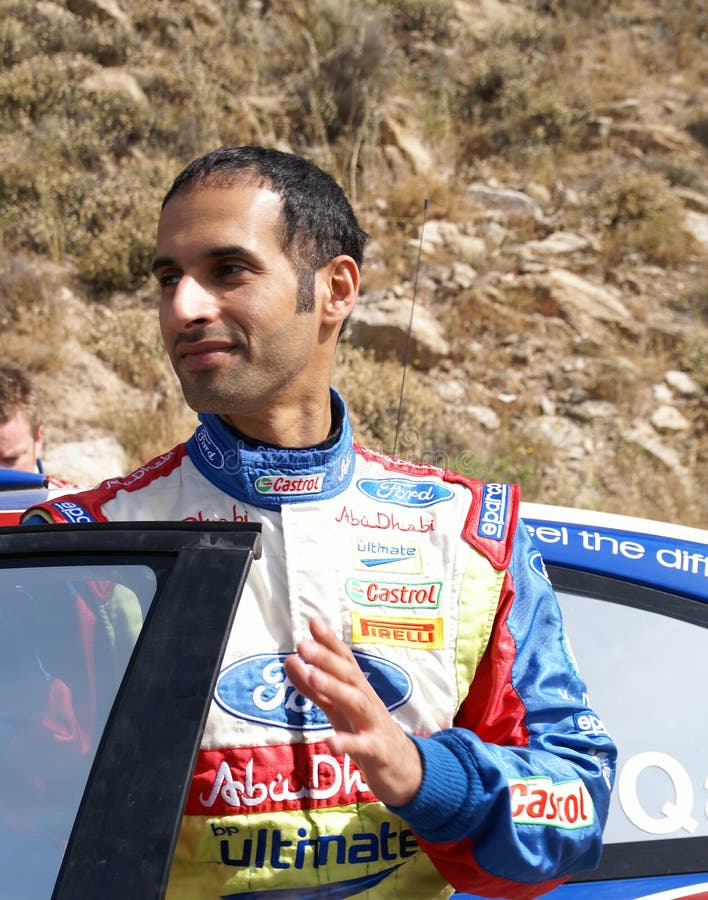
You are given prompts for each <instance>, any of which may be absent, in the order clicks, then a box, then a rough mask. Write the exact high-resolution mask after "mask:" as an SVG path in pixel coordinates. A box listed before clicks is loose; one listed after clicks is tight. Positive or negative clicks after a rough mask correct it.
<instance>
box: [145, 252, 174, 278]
mask: <svg viewBox="0 0 708 900" xmlns="http://www.w3.org/2000/svg"><path fill="white" fill-rule="evenodd" d="M174 264H175V261H174V260H173V259H172V257H171V256H156V257H155V259H153V261H152V266H151V267H150V271H151V272H152V273H153V275H154V274H155V272H157V270H158V269H162V268H164V267H166V266H173V265H174Z"/></svg>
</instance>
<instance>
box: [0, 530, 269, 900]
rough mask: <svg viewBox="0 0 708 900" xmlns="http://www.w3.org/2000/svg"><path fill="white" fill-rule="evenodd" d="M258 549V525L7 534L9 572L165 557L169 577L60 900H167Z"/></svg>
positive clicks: (3, 535) (141, 642)
mask: <svg viewBox="0 0 708 900" xmlns="http://www.w3.org/2000/svg"><path fill="white" fill-rule="evenodd" d="M260 547H261V542H260V528H259V526H253V525H248V524H241V523H236V524H232V523H212V522H205V523H165V522H161V523H146V522H140V523H94V524H91V525H88V526H86V525H66V526H60V527H46V526H41V525H40V526H24V527H17V528H7V529H2V530H1V531H0V565H2V566H9V565H14V566H17V565H21V566H33V565H46V564H47V560H51V561H53V562H56V561H57V560H58V561H60V562H61V563H64V564H66V563H67V562H84V561H88V562H94V561H95V560H96V558H98V559H99V560H100V561H105V560H106V559H110V560H112V561H114V562H117V563H124V562H126V561H127V562H130V563H131V564H132V563H135V564H141V563H142V562H145V563H146V564H149V561H150V559H151V558H152V559H155V558H156V557H159V558H160V560H161V562H162V564H165V563H166V564H167V565H168V567H169V571H168V574H167V577H166V578H164V579H162V583H158V587H157V591H156V594H155V597H154V599H153V601H152V604H151V606H150V610H149V613H148V615H147V617H146V619H145V623H144V625H143V628H142V630H141V633H140V635H139V637H138V640H137V643H136V646H135V649H134V651H133V654H132V656H131V659H130V662H129V664H128V667H127V669H126V672H125V675H124V678H123V680H122V682H121V685H120V688H119V690H118V694H117V696H116V699H115V702H114V704H113V707H112V709H111V713H110V715H109V718H108V721H107V723H106V727H105V729H104V732H103V735H102V738H101V740H100V743H99V745H98V748H97V751H96V756H95V759H94V762H93V765H92V768H91V771H90V774H89V777H88V781H87V784H86V788H85V791H84V794H83V797H82V800H81V803H80V805H79V810H78V813H77V816H76V819H75V822H74V827H73V830H72V832H71V835H70V837H69V841H68V844H67V848H66V850H65V853H64V857H63V861H62V865H61V868H60V871H59V875H58V877H57V880H56V883H55V888H54V892H53V894H52V900H76V898H77V897H101V898H102V900H124V898H125V897H130V898H131V900H159V898H162V897H164V894H165V891H166V887H167V880H168V877H169V868H170V864H171V861H172V854H173V852H174V846H175V843H176V840H177V833H178V830H179V825H180V821H181V816H182V811H183V809H184V806H185V802H186V796H187V791H188V789H189V783H190V776H191V773H192V771H193V768H194V764H195V760H196V754H197V752H198V748H199V742H200V738H201V734H202V731H203V728H204V723H205V720H206V716H207V713H208V709H209V703H210V699H211V697H212V695H213V691H214V685H215V681H216V678H217V675H218V670H219V665H220V662H221V659H222V657H223V653H224V649H225V645H226V640H227V637H228V634H229V632H230V629H231V625H232V623H233V619H234V616H235V613H236V608H237V606H238V602H239V599H240V595H241V591H242V589H243V586H244V584H245V581H246V577H247V575H248V570H249V567H250V565H251V562H252V560H253V559H256V558H258V557H259V556H260ZM170 563H171V565H170ZM166 748H169V752H165V750H166Z"/></svg>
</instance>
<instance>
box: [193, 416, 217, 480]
mask: <svg viewBox="0 0 708 900" xmlns="http://www.w3.org/2000/svg"><path fill="white" fill-rule="evenodd" d="M194 436H195V438H196V440H197V446H198V447H199V452H200V453H201V454H202V456H203V457H204V459H205V460H206V461H207V462H208V463H209V465H210V466H211V467H212V468H213V469H223V468H224V454H223V453H222V452H221V450H220V449H219V447H218V445H217V444H216V443H214V441H213V440H212V437H211V435H210V434H209V432H208V431H207V429H206V428H205V427H204V426H203V425H200V426H199V428H197V431H196V434H195V435H194Z"/></svg>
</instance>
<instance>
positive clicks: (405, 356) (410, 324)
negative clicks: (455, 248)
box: [391, 197, 430, 456]
mask: <svg viewBox="0 0 708 900" xmlns="http://www.w3.org/2000/svg"><path fill="white" fill-rule="evenodd" d="M429 205H430V200H429V199H428V198H427V197H426V198H425V200H424V201H423V221H422V222H421V225H420V242H419V244H418V259H417V260H416V264H415V276H414V278H413V300H412V301H411V315H410V319H409V321H408V333H407V334H406V349H405V351H404V353H403V373H402V375H401V393H400V395H399V398H398V416H397V418H396V433H395V435H394V438H393V450H392V452H391V455H392V456H395V455H396V450H397V448H398V432H399V430H400V428H401V415H402V413H403V388H404V386H405V383H406V369H407V368H408V354H409V353H410V349H411V330H412V329H413V310H414V309H415V298H416V294H417V293H418V275H419V273H420V257H421V253H422V252H423V231H424V230H425V222H426V219H427V218H428V206H429Z"/></svg>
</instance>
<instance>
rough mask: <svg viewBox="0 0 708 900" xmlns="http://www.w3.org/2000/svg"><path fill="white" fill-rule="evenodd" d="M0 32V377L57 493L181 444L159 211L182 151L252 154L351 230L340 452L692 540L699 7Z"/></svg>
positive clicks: (245, 12)
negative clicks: (295, 157) (42, 429)
mask: <svg viewBox="0 0 708 900" xmlns="http://www.w3.org/2000/svg"><path fill="white" fill-rule="evenodd" d="M0 12H1V14H2V21H3V32H2V44H0V46H1V47H2V57H1V59H2V69H1V70H0V228H1V232H0V233H1V234H2V242H3V249H4V253H3V259H2V262H0V279H1V280H2V286H3V290H2V292H1V295H0V324H1V325H2V329H3V356H4V357H5V358H7V359H8V360H9V361H13V362H18V363H21V364H23V365H26V366H27V367H28V368H29V369H31V371H32V372H33V373H34V375H35V377H36V379H37V383H38V385H39V387H40V390H41V393H42V396H43V398H44V401H45V420H46V423H47V444H48V446H47V454H46V458H47V462H48V463H49V465H50V466H51V469H52V470H53V471H54V472H55V473H56V474H58V475H63V476H65V477H69V478H72V479H74V480H76V481H77V482H79V483H81V484H90V483H94V482H95V481H97V480H100V479H101V478H103V477H104V476H107V475H109V474H116V472H124V471H127V470H128V469H129V468H132V467H133V466H134V465H136V464H138V463H139V462H140V461H142V460H144V459H146V458H148V457H149V456H151V455H153V454H155V453H157V452H159V451H160V450H161V449H164V448H165V447H166V446H168V445H169V446H171V445H172V443H174V442H175V441H177V440H179V439H181V438H182V437H184V436H185V435H186V434H188V433H189V430H190V429H191V427H192V425H193V423H194V416H193V414H192V413H191V412H189V411H186V410H185V409H184V405H183V403H182V402H181V399H180V395H179V390H178V387H177V385H176V382H175V379H174V377H173V376H172V374H171V372H170V370H169V368H168V366H167V365H166V363H165V360H164V356H163V354H162V352H161V348H160V341H159V336H158V333H157V327H156V313H155V296H154V290H153V287H152V285H151V284H150V281H149V280H148V279H147V277H146V271H147V268H148V266H149V261H150V257H151V252H152V240H153V231H154V225H155V221H156V216H157V210H158V207H159V202H160V199H161V197H162V195H163V194H164V192H165V190H166V188H167V187H168V186H169V183H170V181H171V179H172V178H173V177H174V175H175V174H176V173H177V172H178V171H179V169H180V168H181V167H182V166H183V165H184V164H185V163H186V162H187V161H189V160H190V159H191V158H193V157H194V156H196V155H197V154H198V153H201V152H202V151H204V150H206V149H210V148H211V147H215V146H219V145H223V144H229V145H234V144H239V143H250V142H259V143H267V144H273V145H276V146H279V147H281V148H284V149H292V150H294V151H296V152H301V153H304V154H307V155H309V156H311V157H312V158H313V159H315V161H317V162H318V163H319V164H320V165H322V166H323V167H324V168H327V169H328V170H329V171H330V172H332V173H333V174H334V175H335V176H336V177H337V178H338V179H339V180H340V181H341V183H342V184H343V185H344V187H345V189H346V190H347V192H348V193H349V195H350V197H351V198H352V200H353V203H354V205H355V207H356V209H357V212H358V213H359V215H360V218H361V220H362V222H363V224H364V226H365V227H366V229H367V230H368V231H369V233H370V234H371V236H372V239H371V243H370V246H369V249H368V255H367V261H366V265H365V270H364V279H363V291H362V297H361V301H360V304H359V309H358V310H357V312H356V314H355V316H353V318H352V320H351V322H350V325H349V328H348V332H347V334H346V336H345V338H344V339H343V341H342V342H341V346H340V354H339V359H338V362H337V370H336V376H335V381H336V383H337V385H338V386H339V387H340V388H341V390H342V391H343V392H344V393H345V394H346V396H347V397H348V400H349V403H350V407H351V411H352V415H353V418H354V420H355V423H356V425H357V432H358V437H359V439H360V440H361V441H362V442H364V443H369V444H371V445H373V446H376V447H378V448H381V449H384V450H388V451H393V450H395V451H396V452H397V453H399V454H400V455H403V456H406V457H408V458H414V459H417V460H424V461H428V462H433V463H436V464H441V465H447V466H450V467H452V468H456V469H460V470H462V471H466V472H470V473H472V474H475V475H477V476H479V477H484V478H505V479H512V480H517V481H519V482H520V483H521V484H522V487H523V489H524V495H525V497H526V499H535V500H543V501H545V502H552V503H562V504H568V505H576V506H584V507H589V508H598V509H607V510H614V511H620V512H627V513H632V514H634V515H644V516H649V517H652V518H665V519H671V520H674V521H678V522H683V523H685V524H690V525H702V526H703V527H706V526H708V501H707V500H706V489H705V488H706V484H708V438H707V427H706V426H707V421H708V415H707V413H708V408H707V404H706V397H707V391H708V267H707V265H706V262H707V258H708V175H707V174H706V173H707V172H708V168H707V166H706V162H707V157H708V87H706V85H708V78H706V76H707V75H708V54H706V52H705V50H706V43H707V41H708V9H707V8H706V4H705V2H703V0H678V2H662V0H654V2H649V0H646V2H643V0H623V2H600V0H597V2H589V0H565V2H563V0H555V2H554V0H551V2H548V0H546V2H543V0H535V2H534V0H527V2H503V0H479V2H462V0H458V2H451V0H437V2H432V0H431V2H425V0H389V2H356V3H355V2H346V0H342V2H337V3H335V2H329V0H300V2H297V0H293V2H291V3H278V2H267V0H174V2H171V3H170V4H167V3H163V2H160V0H141V2H140V3H138V2H137V0H62V2H59V0H38V2H36V3H27V2H11V0H0ZM426 201H427V202H426ZM411 324H412V330H411V333H410V339H409V338H408V328H409V325H411ZM403 359H407V362H408V365H407V368H406V371H405V378H404V377H403V368H402V360H403ZM402 388H403V390H402ZM401 396H402V397H403V405H402V407H401V409H400V412H399V398H400V397H401Z"/></svg>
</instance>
